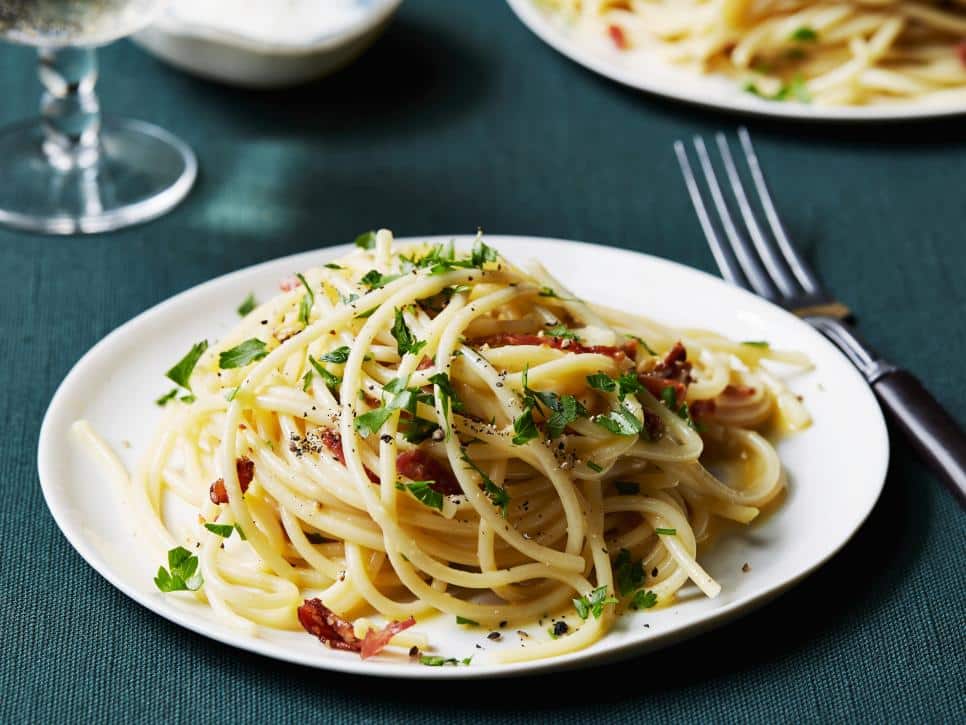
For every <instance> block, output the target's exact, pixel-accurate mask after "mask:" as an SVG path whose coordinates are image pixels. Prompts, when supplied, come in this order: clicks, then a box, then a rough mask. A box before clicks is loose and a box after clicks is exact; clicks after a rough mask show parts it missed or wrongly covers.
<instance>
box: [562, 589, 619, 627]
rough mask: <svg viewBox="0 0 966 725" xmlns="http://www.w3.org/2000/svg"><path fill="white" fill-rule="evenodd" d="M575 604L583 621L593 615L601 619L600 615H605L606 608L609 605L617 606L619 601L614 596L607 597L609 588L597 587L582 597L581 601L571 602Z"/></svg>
mask: <svg viewBox="0 0 966 725" xmlns="http://www.w3.org/2000/svg"><path fill="white" fill-rule="evenodd" d="M571 601H573V603H574V608H575V609H576V610H577V614H578V615H579V616H580V618H581V619H587V617H588V616H589V615H591V614H593V615H594V619H600V615H602V614H603V613H604V606H605V605H607V604H617V599H615V598H614V597H612V596H608V595H607V587H605V586H604V587H597V588H596V589H594V590H593V591H591V592H589V593H587V594H585V595H584V596H582V597H580V599H573V600H571Z"/></svg>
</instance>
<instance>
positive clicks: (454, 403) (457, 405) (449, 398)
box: [429, 373, 463, 440]
mask: <svg viewBox="0 0 966 725" xmlns="http://www.w3.org/2000/svg"><path fill="white" fill-rule="evenodd" d="M429 382H431V383H432V384H433V385H435V386H436V394H437V395H438V396H439V402H440V403H441V405H442V408H443V429H444V430H445V431H446V438H447V440H448V439H449V436H450V423H449V414H450V409H452V410H456V411H460V410H462V409H463V404H462V403H461V402H460V400H459V398H457V397H456V393H455V391H454V390H453V385H452V383H450V380H449V375H447V374H446V373H436V374H435V375H433V376H431V377H430V378H429Z"/></svg>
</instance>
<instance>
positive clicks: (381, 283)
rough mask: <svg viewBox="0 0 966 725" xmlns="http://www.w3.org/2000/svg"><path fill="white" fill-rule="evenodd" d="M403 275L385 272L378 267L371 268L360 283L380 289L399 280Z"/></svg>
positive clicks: (370, 287)
mask: <svg viewBox="0 0 966 725" xmlns="http://www.w3.org/2000/svg"><path fill="white" fill-rule="evenodd" d="M401 276H402V275H398V274H383V273H382V272H380V271H379V270H377V269H370V270H369V271H368V272H366V274H365V276H363V278H362V279H360V280H359V283H360V284H362V285H365V286H366V287H368V288H369V289H379V288H380V287H385V286H386V285H387V284H389V283H390V282H392V281H394V280H397V279H399V278H400V277H401Z"/></svg>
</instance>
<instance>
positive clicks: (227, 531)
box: [205, 524, 235, 539]
mask: <svg viewBox="0 0 966 725" xmlns="http://www.w3.org/2000/svg"><path fill="white" fill-rule="evenodd" d="M205 528H206V529H208V531H210V532H211V533H213V534H218V536H220V537H221V538H223V539H227V538H228V537H229V536H231V532H232V531H234V530H235V527H234V526H233V525H232V524H205Z"/></svg>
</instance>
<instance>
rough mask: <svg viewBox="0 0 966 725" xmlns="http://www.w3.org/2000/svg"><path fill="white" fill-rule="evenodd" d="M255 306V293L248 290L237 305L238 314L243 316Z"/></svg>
mask: <svg viewBox="0 0 966 725" xmlns="http://www.w3.org/2000/svg"><path fill="white" fill-rule="evenodd" d="M256 307H258V302H256V301H255V293H254V292H249V293H248V297H246V298H245V299H244V301H243V302H242V303H241V304H240V305H239V306H238V315H239V316H240V317H244V316H245V315H247V314H248V313H249V312H251V311H252V310H254V309H255V308H256Z"/></svg>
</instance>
